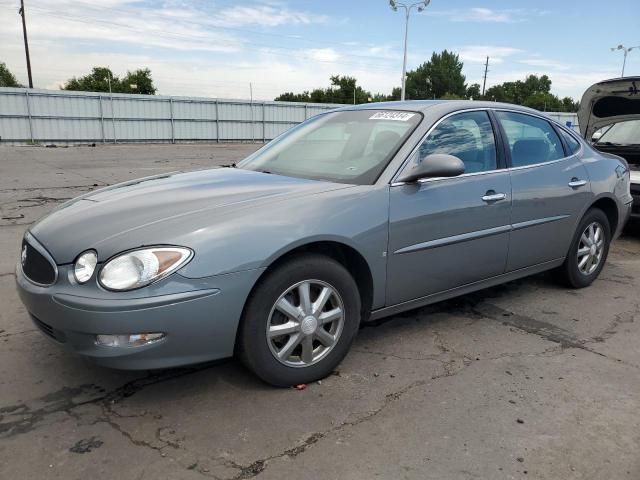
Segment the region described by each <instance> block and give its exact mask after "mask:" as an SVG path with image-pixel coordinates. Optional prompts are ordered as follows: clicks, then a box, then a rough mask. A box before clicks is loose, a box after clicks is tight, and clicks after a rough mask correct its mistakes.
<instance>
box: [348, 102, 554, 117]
mask: <svg viewBox="0 0 640 480" xmlns="http://www.w3.org/2000/svg"><path fill="white" fill-rule="evenodd" d="M471 108H497V109H500V108H504V109H508V110H518V111H521V112H523V113H533V114H536V115H545V114H544V113H543V112H540V111H538V110H534V109H533V108H528V107H523V106H520V105H514V104H511V103H502V102H487V101H479V100H405V101H404V102H402V101H394V102H375V103H363V104H359V105H348V106H345V107H342V108H339V109H338V111H341V110H403V111H411V112H423V113H425V114H426V113H435V112H436V111H437V113H438V114H446V113H450V112H455V111H457V110H465V109H471ZM545 116H546V115H545Z"/></svg>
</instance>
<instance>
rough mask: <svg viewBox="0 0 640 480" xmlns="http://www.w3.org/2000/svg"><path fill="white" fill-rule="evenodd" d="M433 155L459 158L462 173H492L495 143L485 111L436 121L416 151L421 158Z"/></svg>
mask: <svg viewBox="0 0 640 480" xmlns="http://www.w3.org/2000/svg"><path fill="white" fill-rule="evenodd" d="M434 153H446V154H449V155H455V156H456V157H458V158H460V160H462V161H463V162H464V171H465V173H474V172H483V171H488V170H495V169H496V168H497V159H496V142H495V137H494V135H493V127H492V126H491V121H490V120H489V115H488V114H487V112H481V111H478V112H465V113H459V114H457V115H453V116H451V117H449V118H447V119H445V120H443V121H442V122H440V124H438V126H437V127H436V128H435V129H434V130H433V131H432V132H431V133H430V134H429V136H428V137H427V138H426V140H425V141H424V142H423V143H422V145H420V148H419V150H418V154H419V155H420V158H421V159H423V158H424V157H426V156H427V155H431V154H434Z"/></svg>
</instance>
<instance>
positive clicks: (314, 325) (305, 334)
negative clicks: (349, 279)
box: [267, 280, 345, 367]
mask: <svg viewBox="0 0 640 480" xmlns="http://www.w3.org/2000/svg"><path fill="white" fill-rule="evenodd" d="M344 312H345V309H344V303H343V302H342V298H341V297H340V295H339V294H338V292H337V290H336V289H335V288H334V287H333V286H331V285H329V284H328V283H326V282H323V281H321V280H304V281H302V282H298V283H296V284H295V285H292V286H291V287H289V288H288V289H287V290H286V291H285V292H284V293H283V294H282V295H280V297H279V298H278V300H277V301H276V302H275V304H274V305H273V308H272V309H271V312H270V313H269V320H268V322H267V342H268V344H269V349H270V350H271V353H272V354H273V356H274V357H275V358H276V359H277V360H278V361H279V362H280V363H283V364H284V365H287V366H289V367H308V366H310V365H313V364H315V363H317V362H319V361H320V360H322V359H323V358H324V357H326V356H327V355H328V354H329V352H330V351H331V350H333V348H334V347H335V345H336V344H337V343H338V340H339V338H340V335H341V334H342V330H343V327H344V321H345V318H344Z"/></svg>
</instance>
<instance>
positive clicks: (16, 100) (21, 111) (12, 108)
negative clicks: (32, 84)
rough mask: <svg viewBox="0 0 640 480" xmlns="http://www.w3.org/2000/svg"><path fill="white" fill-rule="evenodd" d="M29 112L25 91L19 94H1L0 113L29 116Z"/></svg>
mask: <svg viewBox="0 0 640 480" xmlns="http://www.w3.org/2000/svg"><path fill="white" fill-rule="evenodd" d="M0 90H1V89H0ZM12 90H13V89H12ZM28 114H29V112H28V111H27V99H26V97H25V95H24V93H21V94H19V95H18V94H15V95H2V94H0V115H19V116H27V115H28Z"/></svg>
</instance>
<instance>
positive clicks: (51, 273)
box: [21, 238, 57, 285]
mask: <svg viewBox="0 0 640 480" xmlns="http://www.w3.org/2000/svg"><path fill="white" fill-rule="evenodd" d="M21 262H22V271H23V272H24V274H25V276H26V277H27V278H28V279H29V280H31V281H32V282H35V283H37V284H39V285H51V284H52V283H53V282H55V281H56V275H57V271H56V266H55V264H54V263H53V262H51V261H50V260H49V259H48V258H47V257H45V256H44V255H43V254H42V253H40V252H39V251H38V249H36V248H35V247H34V246H33V245H31V243H30V242H29V241H28V240H27V239H26V238H25V239H24V240H22V256H21Z"/></svg>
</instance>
